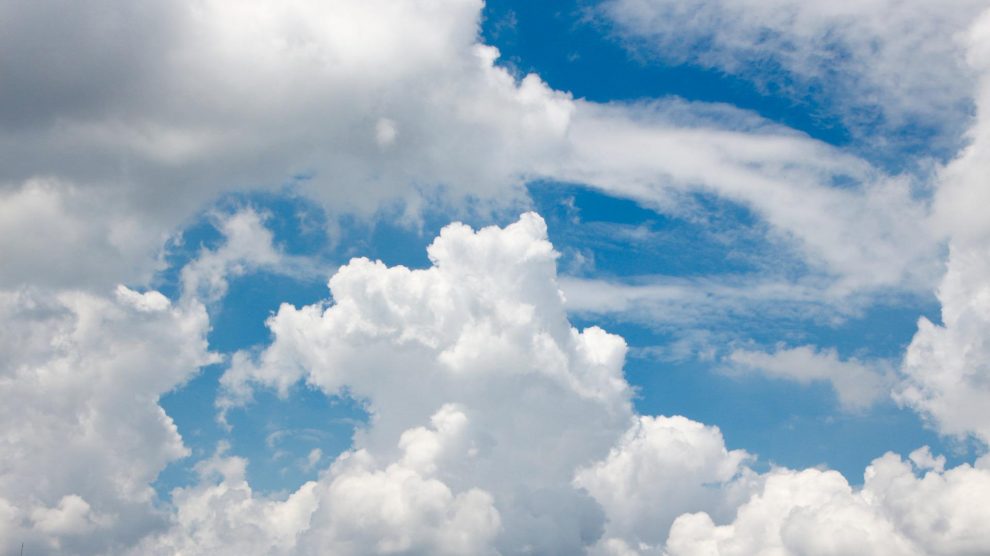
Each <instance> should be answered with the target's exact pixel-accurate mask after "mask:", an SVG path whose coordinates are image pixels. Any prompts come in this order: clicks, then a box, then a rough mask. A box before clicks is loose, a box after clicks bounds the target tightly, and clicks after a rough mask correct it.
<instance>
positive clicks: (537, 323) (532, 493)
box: [222, 214, 631, 553]
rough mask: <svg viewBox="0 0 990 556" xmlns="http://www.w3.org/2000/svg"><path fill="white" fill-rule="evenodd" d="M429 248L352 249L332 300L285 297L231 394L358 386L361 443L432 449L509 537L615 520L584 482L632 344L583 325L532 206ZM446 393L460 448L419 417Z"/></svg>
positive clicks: (456, 229) (436, 465) (387, 456)
mask: <svg viewBox="0 0 990 556" xmlns="http://www.w3.org/2000/svg"><path fill="white" fill-rule="evenodd" d="M428 253H429V256H430V259H431V261H432V262H433V266H431V267H430V268H427V269H423V270H409V269H407V268H404V267H391V268H389V267H386V266H385V265H383V264H382V263H380V262H371V261H368V260H367V259H354V260H352V261H351V262H350V263H349V264H348V265H346V266H344V267H342V268H341V269H340V270H339V271H338V272H337V274H335V275H334V276H333V277H332V278H331V279H330V284H329V285H330V289H331V292H332V295H333V304H332V305H329V306H327V305H326V304H324V303H320V304H316V305H312V306H308V307H302V308H295V307H291V306H288V305H283V306H282V308H281V309H280V310H279V312H278V313H277V314H276V315H275V316H274V317H272V318H271V319H270V320H269V327H270V328H271V330H272V332H273V335H274V342H273V343H272V345H271V346H269V347H268V348H267V349H266V350H265V351H264V352H263V353H262V354H260V356H259V357H258V360H257V362H251V361H250V360H249V359H247V358H245V357H243V356H241V357H239V358H237V359H235V362H234V364H233V366H232V367H231V369H230V370H229V371H228V372H227V373H226V374H225V375H224V377H223V379H222V384H224V386H225V388H226V389H227V391H228V392H229V393H230V396H231V397H230V398H229V399H228V401H227V402H226V405H228V406H229V404H231V403H233V402H240V401H243V400H245V399H247V397H248V396H249V394H250V390H251V388H253V387H257V386H259V385H269V386H272V387H275V388H278V389H281V390H283V391H285V390H286V389H287V388H288V387H289V386H290V385H291V384H293V383H294V382H297V381H299V380H303V379H304V380H305V381H306V382H307V383H309V384H311V385H313V386H316V387H318V388H320V389H322V390H323V391H324V392H326V393H327V394H339V393H346V394H349V395H351V396H354V397H356V398H358V399H360V400H363V401H364V402H365V404H366V407H367V409H368V410H369V412H370V413H371V419H370V425H369V426H368V427H367V428H366V429H363V430H360V431H359V433H358V434H357V435H356V437H355V449H356V450H357V451H359V452H361V453H367V454H368V457H371V458H373V459H374V460H375V461H383V462H388V461H397V460H400V459H401V460H403V461H405V462H406V463H407V464H408V465H411V464H412V463H413V462H418V461H420V460H423V461H426V462H428V465H426V466H425V467H424V466H422V465H419V464H417V465H419V468H420V469H421V470H425V471H429V472H430V473H432V474H434V476H435V478H436V479H437V480H439V481H441V482H443V483H444V484H446V485H448V487H449V488H450V489H451V491H452V492H462V491H464V490H466V489H468V488H478V489H481V490H484V491H486V492H488V493H489V494H490V495H491V496H492V497H493V500H494V502H493V503H494V507H495V508H496V510H497V511H498V513H499V515H500V516H501V526H502V528H501V530H500V534H499V536H498V539H497V540H496V542H495V546H496V547H497V548H498V549H500V550H502V551H503V552H509V553H512V552H519V551H521V550H526V547H527V546H528V547H530V549H531V550H534V551H536V552H545V551H548V550H549V551H559V550H565V551H568V550H571V551H572V550H579V549H580V547H581V546H583V545H584V544H586V543H589V542H593V541H594V540H596V539H597V537H598V535H599V533H600V528H601V526H602V520H603V519H604V518H603V516H602V514H601V510H600V509H599V508H598V505H597V504H596V503H595V502H594V500H593V499H592V498H591V497H589V496H588V495H587V494H584V493H582V492H580V491H579V490H577V489H575V487H574V486H573V485H572V484H571V481H572V478H573V473H574V471H575V470H576V468H577V467H578V466H579V465H581V464H584V463H587V462H591V461H594V460H596V459H598V458H600V457H603V456H605V455H606V454H607V452H608V450H609V448H610V447H611V446H612V443H613V442H614V440H615V439H616V438H617V437H618V436H619V435H621V434H622V432H623V431H624V430H625V429H626V427H627V426H628V422H629V419H630V418H631V409H630V405H629V396H630V394H631V392H630V390H629V387H628V385H627V384H626V382H625V380H624V379H623V376H622V364H623V359H624V354H625V343H624V342H623V341H622V339H621V338H619V337H617V336H613V335H611V334H608V333H606V332H604V331H602V330H601V329H598V328H595V327H592V328H588V329H586V330H584V331H577V330H575V329H574V328H572V327H571V326H570V324H569V323H568V321H567V317H566V313H565V311H564V307H563V302H562V299H561V295H560V293H559V291H558V288H557V283H556V269H555V259H556V253H555V252H554V251H553V248H552V246H551V245H550V243H549V242H548V241H547V240H546V228H545V224H544V223H543V220H542V219H540V217H538V216H537V215H535V214H526V215H524V216H523V217H522V218H521V219H520V220H519V222H516V223H514V224H512V225H510V226H508V227H506V228H505V229H499V228H494V227H492V228H485V229H482V230H478V231H477V232H475V231H473V230H471V229H470V228H468V227H467V226H464V225H462V224H453V225H450V226H448V227H446V228H444V230H443V231H442V232H441V233H440V236H439V237H438V238H437V239H436V240H435V241H434V242H433V243H432V244H431V245H430V247H429V249H428ZM449 403H456V404H458V406H459V407H461V408H463V409H462V412H463V413H464V415H466V416H467V422H468V423H469V424H466V425H465V426H466V427H467V430H466V431H465V432H464V442H465V446H466V448H465V450H463V451H462V452H461V455H460V456H457V457H448V455H446V454H445V453H444V452H442V451H441V452H440V453H437V452H436V450H437V447H436V446H435V445H434V444H433V443H432V442H426V441H424V442H420V441H419V440H416V439H417V438H418V437H419V436H424V438H428V437H429V435H428V434H427V432H423V431H422V429H419V432H416V431H417V429H415V428H413V427H415V426H416V424H417V423H421V422H423V421H425V420H427V419H428V418H429V417H430V415H432V414H434V413H435V412H436V411H437V408H439V407H443V406H445V404H449ZM411 428H412V429H413V432H409V430H410V429H411ZM410 442H414V444H409V443H410ZM396 446H400V447H403V446H406V448H409V449H405V448H404V450H405V456H403V455H401V454H400V453H397V451H396V448H395V447H396ZM410 446H415V447H416V449H415V450H413V449H411V448H410ZM464 454H468V455H467V456H466V457H465V455H464ZM387 467H388V466H387V465H386V468H387Z"/></svg>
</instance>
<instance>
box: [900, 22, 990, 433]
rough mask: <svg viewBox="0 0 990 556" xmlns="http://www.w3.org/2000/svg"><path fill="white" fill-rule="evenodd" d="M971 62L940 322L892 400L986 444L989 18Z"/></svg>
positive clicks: (952, 185)
mask: <svg viewBox="0 0 990 556" xmlns="http://www.w3.org/2000/svg"><path fill="white" fill-rule="evenodd" d="M969 45H970V46H969V58H968V60H969V62H970V64H972V66H973V67H974V68H975V69H976V70H978V71H979V72H980V75H981V76H982V81H981V88H980V96H979V104H978V107H979V114H978V118H977V121H976V122H975V123H974V126H973V128H972V129H971V130H970V134H969V135H970V140H971V144H970V145H969V146H968V147H967V148H966V149H964V150H963V151H962V152H961V153H960V154H959V156H958V158H956V159H955V160H954V161H952V163H950V164H949V165H948V166H947V167H946V168H945V169H944V170H943V172H942V174H941V175H940V181H939V189H938V192H937V195H936V199H935V201H936V220H937V222H938V223H939V225H940V226H941V227H942V228H943V229H944V230H945V231H946V232H948V233H949V234H950V235H951V242H950V248H951V249H950V255H949V260H948V263H947V268H946V272H945V276H944V277H943V279H942V283H941V285H940V286H939V288H938V291H937V293H938V298H939V301H940V302H941V304H942V315H941V316H942V322H941V324H935V323H932V322H931V321H929V320H928V319H927V318H924V317H922V318H921V319H919V322H918V332H917V333H916V334H915V337H914V339H913V341H912V342H911V345H910V346H909V347H908V350H907V354H906V355H905V358H904V364H903V365H902V371H903V373H904V375H905V377H904V381H903V383H902V384H901V387H900V389H899V391H898V394H897V399H898V400H899V401H901V402H902V403H904V404H906V405H908V406H910V407H913V408H915V409H916V410H918V411H919V412H921V413H922V415H924V416H925V417H927V418H928V419H929V420H930V422H931V423H932V424H933V425H934V426H935V427H936V428H937V429H938V430H939V431H940V432H942V433H943V434H949V435H955V436H966V435H973V436H975V437H976V438H978V439H980V440H981V441H982V442H983V443H984V444H987V443H990V415H988V412H987V410H986V408H987V407H988V406H990V340H988V338H990V219H988V218H987V211H986V206H987V201H988V200H990V198H988V197H987V186H986V179H987V178H986V176H987V174H988V172H990V157H988V154H987V152H988V151H987V149H988V148H990V13H988V14H985V15H984V16H983V17H982V18H980V19H979V20H978V21H977V22H976V23H975V24H974V26H973V29H972V31H971V32H970V35H969Z"/></svg>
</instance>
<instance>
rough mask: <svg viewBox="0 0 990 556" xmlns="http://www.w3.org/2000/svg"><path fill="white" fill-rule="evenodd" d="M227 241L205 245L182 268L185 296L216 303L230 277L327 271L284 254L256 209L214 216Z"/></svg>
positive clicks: (215, 223) (309, 262)
mask: <svg viewBox="0 0 990 556" xmlns="http://www.w3.org/2000/svg"><path fill="white" fill-rule="evenodd" d="M213 219H214V220H215V222H214V226H215V227H216V228H217V230H218V231H219V232H220V233H221V234H222V235H223V238H224V239H223V244H222V245H221V246H220V247H219V248H217V249H214V250H211V249H207V248H205V247H203V248H201V249H200V251H199V253H198V254H197V256H196V258H195V259H194V260H192V261H190V262H189V263H188V264H186V265H185V266H184V267H182V270H181V273H180V274H181V276H180V278H181V281H182V291H183V295H185V296H187V297H195V298H197V299H200V300H201V301H203V302H205V303H216V302H217V301H219V300H220V299H221V298H223V296H224V295H225V294H226V293H227V286H228V283H227V280H228V278H231V277H237V276H241V275H243V274H246V273H250V272H258V271H262V270H263V271H267V272H273V273H277V274H283V275H289V276H296V277H300V276H302V277H311V276H315V275H317V274H318V273H321V272H323V269H318V268H317V267H316V266H315V265H314V262H313V261H312V260H310V259H308V258H306V257H298V256H293V255H288V254H286V253H283V252H282V250H281V249H280V248H278V247H277V246H276V245H275V239H274V236H273V234H272V232H271V230H269V229H268V228H266V227H265V225H264V220H265V216H264V215H263V214H260V213H259V212H257V211H256V210H254V209H253V208H241V209H239V210H237V211H236V212H233V213H230V214H216V215H213Z"/></svg>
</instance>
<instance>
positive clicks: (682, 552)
mask: <svg viewBox="0 0 990 556" xmlns="http://www.w3.org/2000/svg"><path fill="white" fill-rule="evenodd" d="M919 470H923V468H920V469H919ZM764 481H765V482H764V485H763V487H762V488H761V489H760V490H759V491H758V492H756V493H755V494H754V496H753V497H752V498H751V499H750V500H749V501H748V502H747V503H745V504H744V505H742V506H740V508H739V510H738V512H737V514H736V517H735V519H734V520H733V521H731V522H730V523H728V524H726V525H716V524H715V523H714V522H713V521H712V518H711V517H710V516H709V515H708V514H705V513H694V514H685V515H683V516H681V517H679V518H678V519H677V521H676V522H674V526H673V528H672V529H671V535H670V539H669V540H668V541H667V547H666V553H667V554H670V555H671V556H688V555H701V554H705V555H717V556H732V555H743V554H809V555H812V554H813V555H825V554H836V555H838V554H884V555H887V554H890V555H894V554H904V555H921V554H938V555H945V554H960V555H961V554H978V553H980V552H983V551H985V550H986V547H987V546H990V535H988V533H987V530H986V528H985V527H983V525H982V524H983V523H986V520H987V519H988V518H990V513H988V510H987V509H986V508H987V507H986V505H985V504H983V503H982V500H984V499H985V498H986V496H987V495H988V494H990V471H988V470H987V469H980V468H973V467H971V466H969V465H965V464H964V465H960V466H959V467H956V468H953V469H950V470H948V471H945V472H944V473H943V472H940V471H937V470H933V471H929V472H927V473H925V474H924V475H923V476H921V477H919V476H917V475H916V474H915V471H914V470H913V469H912V468H911V465H910V464H909V463H907V462H905V461H903V460H902V459H901V458H899V457H898V456H896V455H894V454H890V453H888V454H886V455H884V456H883V457H881V458H878V459H876V460H874V461H873V463H872V464H871V465H870V466H869V467H867V469H866V474H865V483H864V485H863V487H862V489H855V488H852V487H851V486H850V485H849V484H848V483H847V482H846V480H845V479H844V478H843V477H842V476H841V475H840V474H838V473H836V472H835V471H821V470H817V469H808V470H804V471H792V470H787V469H779V470H774V471H771V472H770V473H768V474H767V475H766V477H765V478H764Z"/></svg>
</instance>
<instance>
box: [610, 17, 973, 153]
mask: <svg viewBox="0 0 990 556" xmlns="http://www.w3.org/2000/svg"><path fill="white" fill-rule="evenodd" d="M985 7H986V5H985V3H984V2H981V1H979V0H953V1H950V2H942V3H939V4H938V5H934V4H931V3H930V2H927V1H925V0H911V1H901V0H857V1H838V2H802V1H800V0H769V1H768V0H690V1H686V2H680V1H673V0H609V1H607V2H605V3H604V5H603V6H602V7H601V12H600V13H601V14H602V15H603V16H604V17H606V18H608V19H609V20H611V21H612V22H613V23H614V24H615V26H616V31H617V32H618V34H619V35H620V36H621V37H623V39H624V40H625V42H626V43H627V45H628V46H629V47H630V48H632V49H634V50H636V51H638V52H645V53H647V54H648V55H650V56H658V57H660V58H662V59H665V60H667V61H669V62H674V63H693V64H698V65H701V66H703V67H708V68H715V69H718V70H721V71H725V72H727V73H730V74H734V75H738V76H741V77H743V78H746V79H751V80H753V81H754V82H755V83H756V84H757V85H758V86H759V87H760V88H761V89H762V90H764V91H766V92H767V93H770V94H778V95H779V94H781V93H783V94H785V95H789V96H791V97H792V98H795V99H797V100H799V101H804V100H807V99H808V98H809V97H810V98H811V99H812V102H811V103H810V104H811V108H813V109H814V108H818V107H821V106H824V108H818V110H819V111H820V112H824V115H826V116H838V117H839V118H841V119H842V120H843V123H845V125H846V126H848V127H850V128H851V129H852V132H853V134H854V136H855V137H857V138H859V139H865V140H866V141H867V142H868V143H869V144H870V145H871V146H873V147H879V148H880V149H881V150H883V149H890V148H891V147H895V148H896V147H898V146H899V143H900V144H906V146H908V147H913V148H918V147H926V148H931V147H932V144H931V143H932V142H934V143H935V145H934V146H935V147H936V149H940V150H942V151H943V152H946V150H947V148H948V149H952V148H954V147H955V145H956V144H957V136H958V134H959V133H960V132H961V131H962V130H963V129H964V127H965V125H966V121H967V119H968V116H969V110H970V103H969V101H970V96H969V94H970V90H971V87H972V81H973V76H972V73H971V72H969V71H968V68H967V67H966V64H965V63H964V62H963V56H964V49H963V47H962V46H961V45H960V44H959V40H958V38H959V35H960V34H961V33H963V32H964V31H965V30H966V29H967V28H968V27H969V25H970V23H971V22H972V20H973V18H974V17H976V16H977V15H978V14H979V13H980V12H981V11H982V10H983V9H985ZM919 131H920V132H921V135H919ZM926 133H934V141H933V140H932V139H931V138H929V137H927V136H925V135H924V134H926ZM886 154H887V155H888V156H889V155H890V154H891V153H890V152H889V150H888V152H887V153H886Z"/></svg>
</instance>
